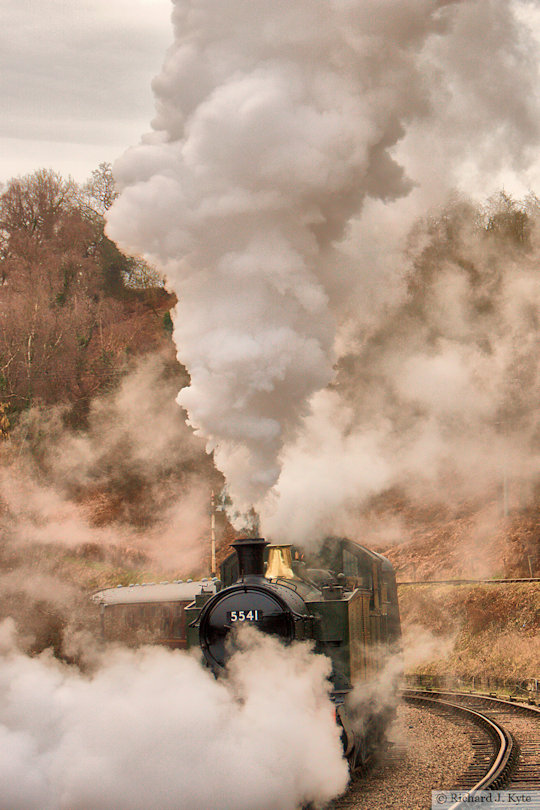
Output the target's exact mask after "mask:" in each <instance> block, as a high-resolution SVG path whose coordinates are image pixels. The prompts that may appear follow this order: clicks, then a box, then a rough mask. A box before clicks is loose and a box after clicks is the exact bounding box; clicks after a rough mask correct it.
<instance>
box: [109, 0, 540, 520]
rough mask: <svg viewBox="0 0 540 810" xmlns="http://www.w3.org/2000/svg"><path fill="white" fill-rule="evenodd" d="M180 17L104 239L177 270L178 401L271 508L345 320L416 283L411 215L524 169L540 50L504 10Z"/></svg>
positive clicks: (394, 8) (389, 6) (445, 5)
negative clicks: (147, 127)
mask: <svg viewBox="0 0 540 810" xmlns="http://www.w3.org/2000/svg"><path fill="white" fill-rule="evenodd" d="M173 23H174V32H175V38H174V42H173V44H172V46H171V48H170V50H169V52H168V54H167V58H166V61H165V64H164V68H163V71H162V73H161V74H160V76H158V77H157V79H156V80H155V82H154V91H155V95H156V107H157V115H156V118H155V120H154V122H153V127H154V132H153V133H152V134H151V135H148V136H145V138H144V139H143V141H142V143H141V144H140V145H139V146H138V147H136V148H133V149H131V150H129V151H128V152H127V153H126V154H125V156H124V157H123V158H122V159H120V160H119V161H118V163H117V164H116V166H115V174H116V176H117V178H118V180H119V182H120V184H121V186H122V187H123V192H122V194H121V196H120V198H119V200H118V201H117V203H116V204H115V206H114V207H113V209H112V210H111V211H110V212H109V225H108V229H109V233H110V235H111V236H112V237H113V238H114V239H116V240H117V241H118V242H119V243H120V244H121V245H122V246H123V247H124V248H126V249H128V250H129V251H130V252H138V253H142V254H144V255H145V256H146V257H148V258H149V259H150V260H151V261H152V262H154V263H156V264H158V265H159V266H160V267H161V268H162V269H163V270H164V271H165V273H166V274H167V277H168V279H169V284H170V285H171V287H172V288H174V290H175V291H176V292H177V294H178V296H179V304H178V307H177V310H176V314H175V318H174V323H175V332H174V337H175V341H176V344H177V347H178V353H179V358H180V360H181V361H182V362H183V363H184V364H185V365H186V367H187V368H188V371H189V374H190V377H191V383H190V386H189V387H187V388H184V389H183V390H182V392H181V393H180V396H179V402H180V403H181V404H182V405H183V406H185V407H186V408H187V410H188V413H189V418H190V421H191V424H192V425H193V426H194V427H195V428H196V429H197V431H198V432H199V433H200V434H201V435H203V436H204V437H205V438H206V440H207V446H208V448H209V449H213V450H214V451H215V459H216V462H217V465H218V467H219V468H220V469H221V470H222V471H223V472H224V473H225V475H226V478H227V481H228V484H229V488H230V492H231V494H232V496H233V498H234V499H235V502H236V505H237V506H238V507H240V508H247V507H249V506H251V505H253V504H255V505H257V506H259V507H260V506H261V504H263V511H264V512H265V514H267V515H268V514H270V515H271V513H272V511H273V510H275V509H276V505H275V503H274V502H273V500H272V499H270V501H269V502H267V503H266V504H264V499H265V498H266V496H267V494H268V492H269V490H271V489H272V487H274V486H275V485H276V482H277V481H278V478H279V475H280V471H281V467H282V464H283V459H284V458H287V452H288V448H290V447H291V446H293V445H294V442H295V440H296V437H297V435H298V432H299V430H300V428H301V425H302V424H303V421H304V420H305V419H306V417H308V415H309V413H310V408H311V404H310V403H311V400H312V397H313V395H314V394H316V393H317V392H319V391H321V390H322V389H324V388H325V387H326V386H327V385H328V383H329V382H330V381H331V380H332V378H333V365H334V362H335V360H336V359H337V357H338V356H339V354H340V353H341V352H342V351H343V348H344V346H345V345H346V344H347V340H348V337H349V336H350V333H351V329H352V332H353V333H355V332H357V328H358V326H359V325H360V326H365V325H367V324H369V323H370V322H371V323H373V319H376V318H377V316H378V314H380V312H384V311H385V307H386V306H387V305H388V302H389V301H390V302H394V301H395V300H396V297H399V295H400V294H401V293H402V292H403V289H404V287H403V284H402V281H401V277H402V267H400V266H399V261H396V258H397V256H398V250H397V245H398V244H399V241H398V240H399V237H400V236H401V235H402V234H403V232H404V231H405V230H406V229H407V227H408V226H409V225H410V223H411V221H412V218H413V217H414V216H415V215H416V214H417V213H418V210H419V208H420V207H423V206H425V205H426V203H430V204H432V203H435V202H437V201H439V200H440V199H441V197H442V196H443V195H444V194H446V193H447V191H448V189H449V188H451V187H452V186H454V185H460V183H461V185H463V182H464V178H465V177H472V178H473V179H474V182H475V183H476V184H477V185H478V184H481V183H482V181H483V179H484V178H485V176H486V172H487V170H489V171H490V172H491V173H492V174H494V175H495V176H498V177H501V176H504V172H505V171H507V170H508V169H512V170H520V169H523V168H524V167H526V166H527V165H529V163H530V161H531V159H532V149H533V147H535V146H536V144H537V142H538V134H539V133H538V121H539V120H540V117H539V116H538V104H537V93H536V62H535V58H536V57H535V52H534V47H533V46H534V42H533V39H532V37H531V36H530V32H529V30H528V28H527V26H526V24H525V23H524V22H523V15H522V16H521V17H520V16H519V15H517V14H516V5H515V4H513V3H510V2H502V3H501V2H500V0H487V1H486V2H484V1H483V2H478V0H462V2H453V1H452V0H440V1H439V2H432V0H429V1H428V0H406V2H403V0H391V1H390V2H386V3H380V2H374V1H373V0H364V2H359V0H326V2H320V0H298V2H294V3H292V4H285V3H276V2H275V0H249V2H248V0H233V2H230V3H227V5H226V6H225V5H223V3H222V2H221V0H175V2H174V11H173ZM465 170H466V172H465ZM407 175H408V176H407ZM414 186H416V188H415V190H414V191H412V189H413V187H414ZM407 195H408V196H407ZM400 198H403V199H404V202H403V205H400V203H399V202H396V201H398V200H399V199H400ZM366 202H367V203H368V204H367V205H365V203H366ZM364 205H365V213H364V214H363V213H362V212H363V206H364ZM375 219H378V222H379V224H380V223H384V225H386V226H388V227H387V228H386V232H385V231H384V230H383V234H382V238H379V239H378V240H377V238H376V234H375V235H373V234H372V233H371V232H370V231H371V229H370V227H369V223H370V222H373V221H374V220H375ZM359 239H361V241H360V242H359V241H358V240H359ZM381 245H382V247H383V250H382V251H379V247H381ZM387 287H388V288H389V289H390V293H388V294H387V292H386V288H387ZM351 322H352V323H353V324H354V326H353V327H351ZM309 418H311V417H309ZM372 441H373V438H372V437H371V436H368V437H367V438H364V439H363V443H364V445H366V444H367V445H369V444H370V443H372ZM379 467H380V469H379V470H378V473H377V476H379V477H380V476H383V477H384V469H382V468H381V465H379ZM382 467H384V465H382ZM377 476H376V477H377ZM284 488H285V479H282V482H281V485H280V487H278V490H277V491H276V493H275V497H278V499H279V497H280V496H283V493H284ZM299 506H300V504H299V503H298V502H297V507H299ZM277 508H279V505H278V507H277ZM275 525H276V526H277V525H278V524H275Z"/></svg>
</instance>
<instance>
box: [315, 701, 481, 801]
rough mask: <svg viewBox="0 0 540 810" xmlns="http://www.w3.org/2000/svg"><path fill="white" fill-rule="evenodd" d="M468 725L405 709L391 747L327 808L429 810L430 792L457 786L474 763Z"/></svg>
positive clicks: (425, 710)
mask: <svg viewBox="0 0 540 810" xmlns="http://www.w3.org/2000/svg"><path fill="white" fill-rule="evenodd" d="M470 728H471V726H470V725H469V724H468V723H465V722H464V721H463V720H461V719H457V718H456V719H455V720H454V719H453V718H450V717H441V716H440V715H437V714H434V713H432V712H430V711H429V710H428V709H424V708H416V707H412V706H406V705H403V706H401V707H400V708H399V710H398V716H397V720H396V723H395V725H394V727H393V728H392V730H391V733H390V738H391V740H392V745H391V746H390V747H389V751H388V752H387V753H386V754H384V755H383V757H382V758H381V761H380V763H378V764H377V765H375V766H374V768H373V769H372V770H371V772H370V773H369V774H368V775H367V776H363V777H360V778H358V779H357V780H355V782H354V783H353V784H352V785H351V786H350V788H349V790H348V792H347V793H346V794H345V795H344V796H342V797H341V798H339V799H337V800H336V801H335V802H333V803H332V805H330V807H331V808H335V809H336V810H337V809H338V808H339V810H341V808H343V809H344V810H345V808H347V810H390V808H396V810H427V809H428V808H431V791H432V790H448V789H450V788H452V787H455V784H456V783H457V781H458V777H459V776H460V775H461V774H462V773H463V772H464V771H465V770H466V769H467V766H468V765H469V763H470V762H471V761H472V759H473V746H472V744H471V739H470V737H469V733H470Z"/></svg>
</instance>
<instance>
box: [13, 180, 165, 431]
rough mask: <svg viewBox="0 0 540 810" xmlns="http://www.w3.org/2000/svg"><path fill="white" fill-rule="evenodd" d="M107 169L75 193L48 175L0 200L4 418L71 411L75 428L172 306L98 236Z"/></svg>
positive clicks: (16, 184)
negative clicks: (53, 408)
mask: <svg viewBox="0 0 540 810" xmlns="http://www.w3.org/2000/svg"><path fill="white" fill-rule="evenodd" d="M109 176H110V167H107V166H102V167H100V170H97V171H96V172H95V173H94V177H93V181H94V182H93V183H90V184H89V185H87V187H86V188H85V189H81V188H79V187H78V186H77V185H76V184H75V183H74V182H73V181H72V180H65V179H63V178H62V177H61V176H60V175H59V174H56V173H55V172H52V171H45V170H40V171H38V172H36V173H35V174H33V175H29V176H26V177H22V178H17V179H14V180H11V181H10V182H9V183H8V185H7V188H6V189H5V190H4V192H3V194H2V195H1V196H0V316H1V318H2V324H1V328H0V402H1V403H4V405H5V406H7V411H8V413H7V416H9V415H10V414H17V413H19V412H20V411H22V410H24V409H27V408H28V407H30V406H31V405H35V404H40V405H41V404H44V405H50V404H56V403H71V404H72V406H73V409H72V414H73V419H74V421H75V423H77V422H78V421H80V420H84V414H85V412H86V409H87V407H88V403H89V402H90V399H91V398H92V397H93V396H94V395H95V394H97V393H99V392H101V391H103V390H106V389H108V388H109V387H110V386H111V384H112V383H113V382H114V380H115V378H116V377H117V375H118V374H119V372H120V371H121V369H122V367H123V364H124V363H125V360H126V358H127V357H128V356H129V355H132V354H137V353H139V352H141V351H148V350H150V349H152V348H155V346H156V344H157V343H159V341H160V340H161V339H162V337H163V316H164V314H165V313H166V312H167V311H168V309H169V308H170V307H171V305H172V303H173V301H172V298H171V296H169V295H168V294H167V293H166V292H165V290H164V289H163V287H162V285H160V284H159V283H157V284H156V276H155V275H152V274H151V273H149V274H148V278H149V279H150V283H149V284H147V285H142V288H141V285H140V284H139V285H136V284H134V283H133V275H134V272H135V271H136V270H137V269H139V270H140V265H141V263H140V262H137V261H136V260H135V259H133V258H131V257H127V256H124V255H123V254H122V253H120V251H119V250H118V248H117V247H116V246H115V245H114V243H113V242H111V241H110V240H109V239H108V238H107V237H106V236H105V234H104V219H103V212H104V209H105V208H106V207H107V205H108V204H110V202H111V201H112V198H113V192H112V190H111V188H110V184H109V186H107V180H108V178H109Z"/></svg>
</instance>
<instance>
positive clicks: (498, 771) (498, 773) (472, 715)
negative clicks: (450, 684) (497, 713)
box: [402, 689, 516, 810]
mask: <svg viewBox="0 0 540 810" xmlns="http://www.w3.org/2000/svg"><path fill="white" fill-rule="evenodd" d="M409 692H410V693H411V694H409ZM413 693H416V694H413ZM402 694H403V697H404V698H405V700H406V701H407V702H408V703H424V704H433V705H434V706H444V707H445V708H447V709H450V710H451V711H453V712H457V713H459V714H461V715H463V716H465V717H468V718H469V719H470V720H472V722H474V723H475V724H476V725H477V726H480V727H482V728H483V729H484V730H485V731H487V733H488V734H489V735H490V737H491V738H492V739H493V740H494V742H495V746H496V748H495V752H494V756H493V758H492V760H491V762H490V766H489V769H488V770H487V771H486V773H485V774H484V775H483V776H482V778H481V779H479V780H478V782H476V784H474V785H473V786H472V787H470V788H467V789H466V790H464V792H463V798H462V799H460V801H458V802H456V803H455V804H453V805H452V806H451V807H450V808H449V810H458V809H459V808H463V807H464V806H465V805H466V802H467V799H468V798H470V797H471V796H473V795H474V794H475V793H476V792H477V791H479V790H490V789H492V788H494V787H500V786H501V785H502V783H503V782H504V779H505V776H506V773H507V771H508V769H509V767H510V765H511V762H512V760H513V757H514V755H515V753H516V748H515V745H514V741H513V738H512V736H511V734H509V733H508V732H507V731H506V729H504V728H503V727H502V726H500V725H499V724H498V723H496V722H494V721H493V720H492V719H491V718H489V717H487V716H486V715H485V714H481V713H480V712H477V711H475V710H474V709H471V708H469V707H467V706H461V705H459V704H458V703H450V702H448V701H446V700H440V699H438V698H437V697H434V696H433V695H432V694H430V695H429V696H427V695H419V694H418V690H412V689H411V690H407V689H405V690H403V692H402Z"/></svg>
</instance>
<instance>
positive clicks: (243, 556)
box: [232, 537, 268, 579]
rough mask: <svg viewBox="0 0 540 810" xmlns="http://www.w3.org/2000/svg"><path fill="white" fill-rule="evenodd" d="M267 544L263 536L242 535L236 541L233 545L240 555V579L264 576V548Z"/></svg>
mask: <svg viewBox="0 0 540 810" xmlns="http://www.w3.org/2000/svg"><path fill="white" fill-rule="evenodd" d="M267 545H268V543H267V542H266V540H265V539H264V538H263V537H242V538H240V539H238V540H235V541H234V543H233V544H232V547H233V548H234V550H235V551H236V554H237V556H238V567H239V570H240V579H242V578H243V577H249V576H254V577H264V550H265V548H266V546H267Z"/></svg>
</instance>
